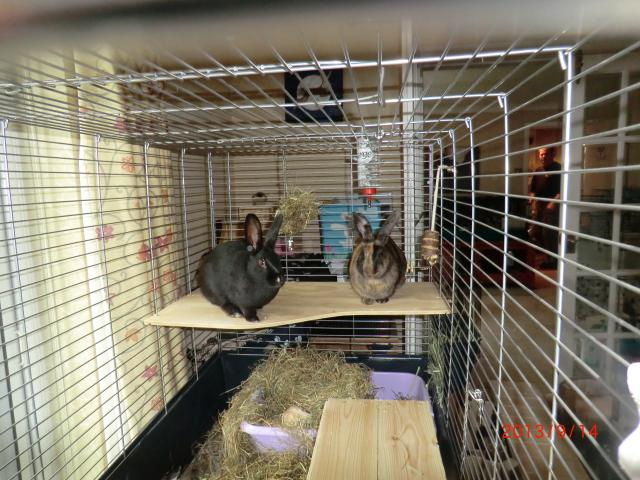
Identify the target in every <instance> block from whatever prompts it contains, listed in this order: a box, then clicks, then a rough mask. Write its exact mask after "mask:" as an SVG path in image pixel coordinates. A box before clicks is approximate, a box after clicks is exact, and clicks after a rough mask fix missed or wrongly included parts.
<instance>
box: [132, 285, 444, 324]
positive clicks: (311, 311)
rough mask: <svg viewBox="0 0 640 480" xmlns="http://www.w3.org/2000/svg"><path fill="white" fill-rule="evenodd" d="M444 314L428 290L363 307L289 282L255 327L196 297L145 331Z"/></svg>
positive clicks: (339, 289) (330, 289)
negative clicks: (341, 318)
mask: <svg viewBox="0 0 640 480" xmlns="http://www.w3.org/2000/svg"><path fill="white" fill-rule="evenodd" d="M445 313H449V308H448V307H447V305H446V303H445V302H444V300H443V299H442V298H440V296H439V293H438V291H437V290H436V288H435V287H434V285H433V284H430V283H407V284H405V285H404V286H403V287H402V288H400V289H399V290H398V291H397V292H396V294H395V296H394V297H393V298H392V299H391V300H389V302H388V303H382V304H378V303H376V304H373V305H364V304H363V303H362V302H361V301H360V298H358V297H357V296H356V294H355V293H354V292H353V291H352V290H351V286H350V285H349V284H348V283H335V282H289V283H287V284H285V286H284V287H282V290H280V293H278V296H277V297H276V298H275V299H274V300H273V301H272V302H271V303H270V304H269V305H267V306H265V307H264V308H263V309H261V310H259V311H258V317H259V318H260V321H259V322H247V321H246V320H245V319H244V318H233V317H229V316H227V315H226V314H225V313H224V312H223V311H222V310H221V309H220V308H219V307H217V306H215V305H212V304H211V303H209V302H208V301H207V299H205V298H204V297H203V296H202V294H201V293H200V291H196V292H194V293H192V294H190V295H186V296H184V297H182V298H181V299H180V300H178V301H177V302H174V303H172V304H171V305H169V306H168V307H167V308H165V309H163V310H161V311H160V312H159V313H158V315H153V316H151V317H148V318H146V319H145V320H144V323H145V324H146V325H158V326H160V327H185V328H199V329H214V330H258V329H262V328H269V327H277V326H282V325H291V324H292V323H301V322H307V321H310V320H322V319H327V318H333V317H340V316H346V315H369V316H371V315H374V316H378V315H436V314H445Z"/></svg>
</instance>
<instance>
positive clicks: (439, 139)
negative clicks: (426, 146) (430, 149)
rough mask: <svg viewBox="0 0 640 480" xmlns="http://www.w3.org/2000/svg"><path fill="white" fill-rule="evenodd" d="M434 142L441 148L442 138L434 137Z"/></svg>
mask: <svg viewBox="0 0 640 480" xmlns="http://www.w3.org/2000/svg"><path fill="white" fill-rule="evenodd" d="M436 142H437V143H438V146H439V147H440V148H442V139H441V138H440V137H438V138H436Z"/></svg>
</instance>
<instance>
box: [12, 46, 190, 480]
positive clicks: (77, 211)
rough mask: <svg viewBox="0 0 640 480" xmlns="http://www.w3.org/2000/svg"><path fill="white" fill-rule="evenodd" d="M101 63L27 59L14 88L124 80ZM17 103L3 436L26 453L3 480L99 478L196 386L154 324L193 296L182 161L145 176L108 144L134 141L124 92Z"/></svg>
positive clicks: (48, 93) (65, 90)
mask: <svg viewBox="0 0 640 480" xmlns="http://www.w3.org/2000/svg"><path fill="white" fill-rule="evenodd" d="M96 58H97V57H95V56H91V57H87V58H83V56H82V55H78V54H76V53H75V52H67V53H65V55H63V56H55V57H52V58H51V59H49V58H47V59H46V61H45V60H40V61H36V60H24V62H23V63H22V69H16V79H15V80H16V81H20V80H21V79H24V77H25V76H28V77H29V78H31V79H34V80H39V79H40V80H46V79H51V78H60V77H63V76H67V77H68V76H71V75H73V74H75V75H77V76H80V77H82V76H95V75H98V73H97V72H105V73H107V74H108V73H113V72H114V67H113V65H112V64H111V62H110V61H109V58H110V53H109V52H102V58H104V60H101V61H98V62H96ZM16 102H17V104H18V105H19V112H20V115H18V116H17V117H18V118H14V119H12V118H9V125H8V128H7V129H6V135H5V137H6V138H5V139H4V140H5V142H6V151H4V152H2V154H3V157H4V158H3V161H5V162H6V165H7V168H3V169H2V172H3V176H2V180H3V185H2V186H3V189H2V197H1V200H2V215H3V218H2V224H3V225H4V230H3V232H2V234H0V257H1V258H2V271H1V272H0V308H1V309H2V321H3V325H2V327H3V335H4V337H5V338H4V339H3V343H4V345H5V350H4V353H3V356H5V357H6V358H5V359H4V360H5V363H6V366H7V369H6V371H8V372H9V374H8V375H7V376H6V377H5V378H4V380H5V383H4V384H6V385H10V388H9V391H8V392H7V394H6V396H5V397H3V398H6V399H7V400H10V401H9V402H7V405H9V404H10V405H12V407H11V408H10V409H8V410H7V412H6V413H4V414H3V413H1V412H0V428H1V430H2V431H3V432H7V431H10V430H9V429H13V432H14V433H13V437H14V443H15V448H13V449H12V448H5V449H4V450H3V451H2V452H0V468H3V471H0V477H2V478H12V476H14V475H16V476H17V475H18V472H21V473H22V475H23V476H26V477H29V478H32V477H34V478H46V479H57V478H59V479H65V480H66V479H75V478H78V479H79V478H97V477H98V476H99V475H100V474H101V473H102V472H103V471H104V470H105V469H106V468H107V466H108V465H109V463H110V462H112V461H113V460H114V459H115V458H117V457H118V455H120V454H121V453H122V452H123V449H124V448H125V446H126V445H127V444H128V443H129V442H130V441H131V440H132V439H133V438H135V437H136V435H137V434H138V433H139V432H140V431H141V430H142V429H143V428H144V427H145V426H146V425H147V424H148V423H149V421H151V419H153V418H154V417H155V416H156V415H158V414H159V413H161V412H163V411H164V408H165V405H166V402H167V401H169V400H170V399H171V397H172V396H173V395H175V393H176V392H177V391H178V390H179V389H180V388H181V387H182V386H183V385H184V384H185V383H186V381H187V380H188V378H189V376H190V374H191V371H190V368H191V367H190V364H189V363H188V362H187V360H186V358H185V357H184V355H183V350H184V349H183V333H182V331H181V330H178V329H156V327H148V326H144V325H143V323H142V320H143V319H144V318H145V317H147V316H149V315H151V314H152V313H153V311H154V301H155V305H156V306H157V308H162V306H163V305H165V304H166V303H169V302H171V301H174V300H175V299H176V298H178V297H179V296H180V295H182V294H183V293H184V292H183V289H182V288H181V286H180V285H178V283H179V282H178V279H179V278H181V276H182V273H181V272H182V269H183V268H184V264H183V258H182V250H181V242H182V240H183V239H182V237H181V229H180V228H179V226H180V225H181V223H180V221H179V217H180V211H179V202H178V199H179V198H180V197H179V191H178V187H177V185H179V184H178V179H179V176H178V172H177V171H176V165H177V155H176V154H175V153H172V152H169V151H166V150H160V149H156V148H149V149H148V150H147V155H146V157H147V166H148V175H147V176H145V174H144V158H145V156H144V149H143V147H142V146H140V145H133V144H129V143H127V142H124V141H122V140H115V139H110V138H108V137H107V136H98V135H97V134H98V133H100V132H99V126H100V125H105V126H108V127H111V126H115V127H116V128H124V109H123V101H122V92H121V91H120V87H119V86H117V85H83V86H82V87H74V86H64V87H60V86H58V87H55V88H51V87H48V86H46V85H36V86H34V87H32V88H30V89H28V90H24V91H21V92H19V93H17V94H16ZM105 130H107V131H108V130H110V128H105ZM96 154H97V155H96ZM147 181H148V188H149V193H150V195H149V199H148V203H147V196H146V189H147ZM9 187H11V188H10V189H9ZM9 194H10V196H9ZM176 205H178V206H176ZM148 212H150V217H151V236H149V224H148ZM154 279H155V280H154ZM3 405H4V404H3ZM2 445H3V446H4V443H3V444H2ZM5 475H6V477H5ZM18 478H19V477H18Z"/></svg>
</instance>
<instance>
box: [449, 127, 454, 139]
mask: <svg viewBox="0 0 640 480" xmlns="http://www.w3.org/2000/svg"><path fill="white" fill-rule="evenodd" d="M449 138H450V139H451V140H453V139H454V138H455V134H454V133H453V129H452V128H450V129H449Z"/></svg>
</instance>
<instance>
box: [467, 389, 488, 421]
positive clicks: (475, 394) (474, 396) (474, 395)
mask: <svg viewBox="0 0 640 480" xmlns="http://www.w3.org/2000/svg"><path fill="white" fill-rule="evenodd" d="M467 393H468V394H469V396H470V397H471V400H473V401H474V402H476V403H477V404H478V411H479V413H480V418H483V417H484V399H483V398H482V390H480V389H479V388H476V389H475V390H468V391H467Z"/></svg>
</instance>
